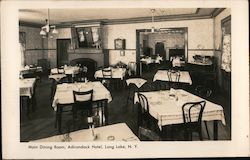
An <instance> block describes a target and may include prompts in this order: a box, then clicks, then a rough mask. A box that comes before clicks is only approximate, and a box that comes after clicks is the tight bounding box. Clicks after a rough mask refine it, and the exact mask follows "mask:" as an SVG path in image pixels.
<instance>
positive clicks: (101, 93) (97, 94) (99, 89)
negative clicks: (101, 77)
mask: <svg viewBox="0 0 250 160" xmlns="http://www.w3.org/2000/svg"><path fill="white" fill-rule="evenodd" d="M90 89H93V101H97V100H102V99H107V100H108V102H111V101H112V97H111V94H110V92H109V91H108V90H107V88H105V87H104V86H103V84H102V83H101V82H87V83H63V84H59V85H57V89H56V93H55V96H54V99H53V103H52V107H53V108H54V110H55V111H56V110H57V104H58V103H60V104H73V103H74V96H73V90H75V91H87V90H90Z"/></svg>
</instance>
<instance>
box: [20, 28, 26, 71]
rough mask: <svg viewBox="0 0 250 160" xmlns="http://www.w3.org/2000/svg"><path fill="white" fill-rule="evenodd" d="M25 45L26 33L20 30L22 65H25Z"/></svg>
mask: <svg viewBox="0 0 250 160" xmlns="http://www.w3.org/2000/svg"><path fill="white" fill-rule="evenodd" d="M25 45H26V33H25V32H19V48H20V53H21V67H24V66H25V58H24V54H25Z"/></svg>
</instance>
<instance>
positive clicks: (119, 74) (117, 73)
mask: <svg viewBox="0 0 250 160" xmlns="http://www.w3.org/2000/svg"><path fill="white" fill-rule="evenodd" d="M104 69H111V72H112V78H114V79H120V80H123V79H124V77H125V75H126V68H119V67H118V68H114V67H108V68H104ZM94 77H95V78H96V79H97V78H100V79H101V78H103V74H102V69H100V70H97V71H96V72H95V75H94Z"/></svg>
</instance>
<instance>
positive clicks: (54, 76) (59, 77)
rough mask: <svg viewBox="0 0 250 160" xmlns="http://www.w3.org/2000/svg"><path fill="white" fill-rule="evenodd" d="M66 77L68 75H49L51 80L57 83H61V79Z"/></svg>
mask: <svg viewBox="0 0 250 160" xmlns="http://www.w3.org/2000/svg"><path fill="white" fill-rule="evenodd" d="M64 77H66V74H52V75H49V78H51V79H54V80H56V81H57V82H59V81H60V79H62V78H64Z"/></svg>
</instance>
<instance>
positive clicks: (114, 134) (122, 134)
mask: <svg viewBox="0 0 250 160" xmlns="http://www.w3.org/2000/svg"><path fill="white" fill-rule="evenodd" d="M94 133H95V134H96V135H97V138H96V139H95V140H93V138H92V134H91V130H90V129H83V130H79V131H75V132H71V133H70V134H69V137H70V138H71V141H70V142H84V141H110V138H111V139H113V141H139V139H138V137H137V136H136V135H135V134H134V133H133V132H132V131H131V130H130V128H129V127H128V126H127V125H126V123H118V124H113V125H108V126H103V127H98V128H95V129H94ZM64 137H65V135H57V136H53V137H48V138H43V139H38V140H35V141H32V142H63V139H64Z"/></svg>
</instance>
